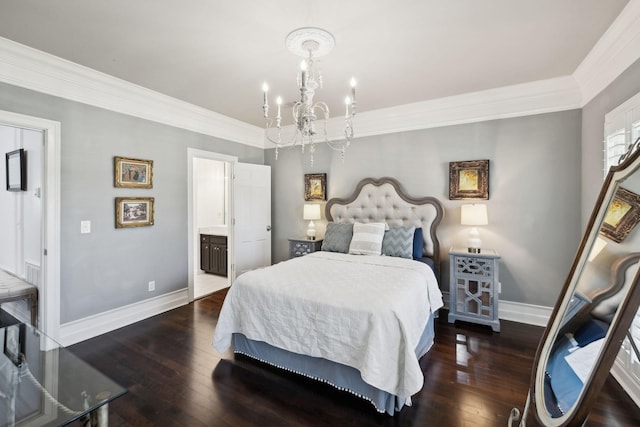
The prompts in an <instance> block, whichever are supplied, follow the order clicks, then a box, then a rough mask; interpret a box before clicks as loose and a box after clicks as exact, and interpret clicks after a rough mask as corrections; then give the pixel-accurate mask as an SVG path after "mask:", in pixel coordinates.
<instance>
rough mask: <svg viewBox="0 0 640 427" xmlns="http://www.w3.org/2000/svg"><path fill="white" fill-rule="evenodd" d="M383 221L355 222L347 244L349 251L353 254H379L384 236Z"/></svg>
mask: <svg viewBox="0 0 640 427" xmlns="http://www.w3.org/2000/svg"><path fill="white" fill-rule="evenodd" d="M385 227H386V224H385V223H384V222H368V223H361V222H356V223H355V224H353V237H352V238H351V243H350V244H349V253H350V254H354V255H380V253H381V252H382V239H383V238H384V229H385Z"/></svg>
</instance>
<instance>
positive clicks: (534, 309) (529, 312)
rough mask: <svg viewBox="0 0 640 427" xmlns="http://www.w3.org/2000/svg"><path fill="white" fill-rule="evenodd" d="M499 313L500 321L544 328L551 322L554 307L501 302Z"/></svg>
mask: <svg viewBox="0 0 640 427" xmlns="http://www.w3.org/2000/svg"><path fill="white" fill-rule="evenodd" d="M499 311H500V314H499V317H500V319H504V320H512V321H514V322H520V323H526V324H528V325H536V326H542V327H543V328H544V327H546V326H547V323H548V322H549V318H550V317H551V312H552V311H553V307H545V306H542V305H533V304H523V303H521V302H513V301H502V300H500V304H499Z"/></svg>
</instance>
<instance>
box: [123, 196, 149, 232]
mask: <svg viewBox="0 0 640 427" xmlns="http://www.w3.org/2000/svg"><path fill="white" fill-rule="evenodd" d="M153 203H154V198H153V197H116V228H127V227H145V226H149V225H153V210H154V207H153Z"/></svg>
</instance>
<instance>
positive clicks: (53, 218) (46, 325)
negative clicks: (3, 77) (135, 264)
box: [0, 110, 61, 340]
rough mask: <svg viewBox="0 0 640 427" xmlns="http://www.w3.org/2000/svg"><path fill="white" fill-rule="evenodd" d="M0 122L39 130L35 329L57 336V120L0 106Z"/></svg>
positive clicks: (59, 163) (59, 142)
mask: <svg viewBox="0 0 640 427" xmlns="http://www.w3.org/2000/svg"><path fill="white" fill-rule="evenodd" d="M0 123H2V124H4V125H7V126H13V127H18V128H23V129H33V130H39V131H42V132H43V140H44V147H43V152H42V167H43V171H42V218H41V225H42V231H41V241H42V249H43V250H42V254H41V256H40V263H41V264H40V265H41V269H42V273H41V275H40V279H41V280H40V285H39V288H38V320H39V321H38V329H40V330H41V331H42V332H44V334H45V335H47V336H49V337H51V338H53V339H54V340H59V338H60V336H59V335H60V218H61V217H60V169H61V155H60V145H61V140H60V134H61V123H60V122H57V121H53V120H48V119H43V118H40V117H34V116H27V115H24V114H18V113H13V112H10V111H3V110H0Z"/></svg>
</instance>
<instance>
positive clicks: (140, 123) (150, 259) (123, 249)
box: [0, 84, 264, 323]
mask: <svg viewBox="0 0 640 427" xmlns="http://www.w3.org/2000/svg"><path fill="white" fill-rule="evenodd" d="M0 94H1V95H0V109H2V110H6V111H12V112H16V113H20V114H26V115H30V116H36V117H41V118H45V119H50V120H56V121H59V122H61V123H62V131H61V132H62V142H61V152H62V165H61V175H62V176H61V284H60V293H61V307H60V312H61V319H60V320H61V323H66V322H69V321H72V320H76V319H80V318H83V317H86V316H89V315H92V314H97V313H101V312H104V311H106V310H110V309H114V308H118V307H121V306H124V305H127V304H132V303H134V302H137V301H141V300H144V299H147V298H150V297H154V296H158V295H161V294H164V293H168V292H172V291H175V290H179V289H183V288H185V287H186V286H187V272H188V270H187V269H188V265H187V148H188V147H192V148H197V149H201V150H208V151H213V152H217V153H222V154H227V155H232V156H237V157H238V158H239V160H240V161H241V162H246V163H258V164H262V163H263V159H264V152H263V150H262V149H258V148H252V147H249V146H246V145H242V144H238V143H234V142H229V141H224V140H221V139H217V138H214V137H210V136H206V135H202V134H198V133H194V132H190V131H186V130H182V129H178V128H174V127H170V126H166V125H162V124H159V123H154V122H151V121H147V120H142V119H138V118H135V117H131V116H127V115H124V114H118V113H114V112H112V111H108V110H104V109H100V108H96V107H91V106H88V105H85V104H81V103H77V102H73V101H68V100H64V99H61V98H57V97H53V96H48V95H44V94H41V93H37V92H34V91H30V90H26V89H22V88H18V87H15V86H11V85H7V84H0ZM116 155H117V156H124V157H134V158H141V159H150V160H153V161H154V174H153V189H150V190H139V189H116V188H114V187H113V156H116ZM118 196H141V197H142V196H152V197H155V203H156V205H155V225H154V226H152V227H139V228H131V229H116V228H115V225H114V223H115V214H114V198H115V197H118ZM81 220H90V221H91V234H82V235H81V234H80V221H81ZM150 280H155V282H156V291H155V292H153V293H150V292H148V290H147V283H148V282H149V281H150Z"/></svg>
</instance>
